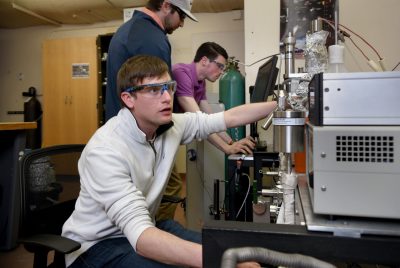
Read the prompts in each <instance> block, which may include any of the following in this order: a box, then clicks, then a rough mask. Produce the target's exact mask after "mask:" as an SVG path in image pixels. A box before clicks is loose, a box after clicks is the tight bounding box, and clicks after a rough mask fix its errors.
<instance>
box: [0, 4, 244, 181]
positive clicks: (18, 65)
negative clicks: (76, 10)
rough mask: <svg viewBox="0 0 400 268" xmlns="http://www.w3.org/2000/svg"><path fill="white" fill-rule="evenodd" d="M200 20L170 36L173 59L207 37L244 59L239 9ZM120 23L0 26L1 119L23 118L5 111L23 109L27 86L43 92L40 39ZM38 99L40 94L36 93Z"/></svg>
mask: <svg viewBox="0 0 400 268" xmlns="http://www.w3.org/2000/svg"><path fill="white" fill-rule="evenodd" d="M196 17H197V18H198V19H199V21H200V22H199V23H195V22H193V21H191V20H189V19H187V20H186V21H185V26H184V27H183V28H181V29H178V30H177V31H176V32H175V33H174V34H173V35H171V36H170V41H171V45H172V49H173V50H172V61H173V63H177V62H191V61H192V59H193V57H194V53H195V51H196V49H197V47H198V46H199V45H200V44H201V43H203V42H206V41H215V42H217V43H219V44H221V45H222V46H224V47H225V48H226V49H227V51H228V53H229V54H231V55H235V56H236V57H237V58H238V59H240V60H243V59H244V38H243V28H244V21H243V18H242V12H241V11H232V12H223V13H199V14H196ZM121 23H122V18H121V20H120V21H112V22H108V23H99V24H95V25H85V26H71V25H67V26H62V27H54V26H46V27H29V28H22V29H16V30H0V47H1V50H0V59H1V60H0V62H1V64H0V121H3V122H4V121H23V115H8V114H7V111H22V110H23V107H24V101H25V100H26V98H25V97H23V96H22V92H24V91H27V90H28V88H29V87H30V86H34V87H36V88H37V90H38V94H41V93H42V54H41V45H42V42H43V40H45V39H50V38H63V37H77V36H97V35H99V34H106V33H110V32H114V31H115V30H116V29H117V28H118V26H119V25H120V24H121ZM209 90H212V91H216V92H218V83H214V84H209ZM39 100H41V97H39ZM185 155H186V154H185V147H184V146H182V147H181V150H180V152H179V154H178V159H177V163H179V164H178V172H181V173H183V172H185V171H186V158H185Z"/></svg>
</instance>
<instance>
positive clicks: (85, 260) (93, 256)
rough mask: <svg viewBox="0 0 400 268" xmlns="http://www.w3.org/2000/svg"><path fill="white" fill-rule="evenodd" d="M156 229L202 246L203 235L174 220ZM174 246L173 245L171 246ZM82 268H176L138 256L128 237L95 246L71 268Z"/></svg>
mask: <svg viewBox="0 0 400 268" xmlns="http://www.w3.org/2000/svg"><path fill="white" fill-rule="evenodd" d="M156 227H157V228H159V229H161V230H163V231H166V232H168V233H171V234H173V235H176V236H178V237H180V238H182V239H184V240H188V241H192V242H195V243H198V244H201V234H200V233H198V232H194V231H190V230H187V229H185V228H184V227H183V226H182V225H180V224H179V223H178V222H176V221H174V220H164V221H160V222H157V223H156ZM171 246H173V245H171ZM80 267H85V268H87V267H90V268H95V267H96V268H97V267H99V268H100V267H107V268H108V267H116V268H124V267H129V268H132V267H135V268H137V267H145V268H156V267H157V268H158V267H170V268H172V267H176V266H173V265H167V264H163V263H160V262H157V261H153V260H150V259H147V258H144V257H142V256H140V255H138V254H136V252H135V250H134V249H133V248H132V246H131V244H130V243H129V241H128V239H126V237H118V238H110V239H106V240H103V241H100V242H99V243H97V244H95V245H94V246H92V247H91V248H89V249H88V250H87V251H86V252H84V253H83V254H82V255H80V256H79V257H78V258H77V259H76V260H75V261H74V262H73V263H72V264H71V266H69V268H80Z"/></svg>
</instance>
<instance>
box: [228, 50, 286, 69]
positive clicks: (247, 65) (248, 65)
mask: <svg viewBox="0 0 400 268" xmlns="http://www.w3.org/2000/svg"><path fill="white" fill-rule="evenodd" d="M278 55H280V53H277V54H272V55H269V56H267V57H265V58H262V59H260V60H258V61H255V62H253V63H252V64H245V63H243V62H240V61H239V60H233V62H236V63H238V64H241V65H243V66H246V67H250V66H253V65H254V64H256V63H258V62H260V61H263V60H266V59H268V58H271V57H273V56H278Z"/></svg>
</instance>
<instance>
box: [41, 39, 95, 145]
mask: <svg viewBox="0 0 400 268" xmlns="http://www.w3.org/2000/svg"><path fill="white" fill-rule="evenodd" d="M96 39H97V37H96V36H93V37H78V38H63V39H50V40H46V41H44V43H43V145H44V146H50V145H57V144H73V143H87V141H88V140H89V138H90V137H91V136H92V134H93V133H94V132H95V131H96V129H97V126H98V112H97V102H98V83H99V82H98V73H99V71H98V52H97V46H96Z"/></svg>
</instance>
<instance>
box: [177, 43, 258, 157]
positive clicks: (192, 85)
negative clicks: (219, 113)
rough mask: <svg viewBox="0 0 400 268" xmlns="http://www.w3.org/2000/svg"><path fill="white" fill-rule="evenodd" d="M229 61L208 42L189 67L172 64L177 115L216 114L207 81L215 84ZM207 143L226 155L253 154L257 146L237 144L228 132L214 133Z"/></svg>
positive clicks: (245, 142) (246, 142)
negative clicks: (207, 91) (207, 92)
mask: <svg viewBox="0 0 400 268" xmlns="http://www.w3.org/2000/svg"><path fill="white" fill-rule="evenodd" d="M227 59H228V53H227V52H226V50H225V49H224V48H223V47H221V46H220V45H218V44H217V43H214V42H206V43H203V44H202V45H200V47H199V48H198V49H197V52H196V55H195V57H194V60H193V62H192V63H190V64H184V63H178V64H175V65H173V67H172V73H173V77H174V79H175V81H176V82H177V90H176V93H175V102H174V112H180V113H182V112H196V111H202V112H205V113H208V114H210V113H213V111H212V109H211V106H210V104H209V103H208V101H207V96H206V80H208V81H210V82H215V81H216V80H217V79H218V78H219V77H220V76H221V74H222V73H223V72H224V70H225V64H226V61H227ZM208 140H209V141H210V142H211V143H212V144H213V145H214V146H216V147H217V148H218V149H220V150H221V151H223V152H224V153H225V154H235V153H243V154H251V153H252V150H253V149H254V146H255V143H254V140H253V138H251V137H246V138H244V139H241V140H240V141H234V140H232V138H231V137H230V136H229V135H228V133H226V132H221V133H216V134H212V135H210V136H209V137H208Z"/></svg>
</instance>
